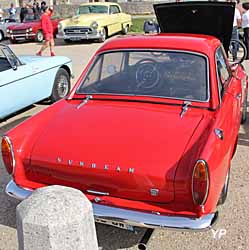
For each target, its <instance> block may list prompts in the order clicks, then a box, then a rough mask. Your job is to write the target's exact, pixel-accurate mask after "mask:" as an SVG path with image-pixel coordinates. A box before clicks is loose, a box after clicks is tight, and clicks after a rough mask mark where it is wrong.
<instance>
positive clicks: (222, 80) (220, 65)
mask: <svg viewBox="0 0 249 250" xmlns="http://www.w3.org/2000/svg"><path fill="white" fill-rule="evenodd" d="M216 67H217V73H218V88H219V92H220V96H221V97H222V96H223V93H224V88H225V85H226V83H227V81H228V80H229V78H230V71H229V68H228V65H227V63H226V58H225V55H224V52H223V50H222V48H221V47H220V48H218V49H217V51H216Z"/></svg>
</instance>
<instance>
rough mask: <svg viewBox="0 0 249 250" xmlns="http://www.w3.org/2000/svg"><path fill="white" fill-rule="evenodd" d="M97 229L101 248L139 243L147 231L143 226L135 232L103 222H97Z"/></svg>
mask: <svg viewBox="0 0 249 250" xmlns="http://www.w3.org/2000/svg"><path fill="white" fill-rule="evenodd" d="M96 230H97V237H98V244H99V249H101V250H118V249H127V248H130V247H132V246H134V245H137V244H138V243H139V241H140V240H141V238H142V237H143V234H144V232H145V229H143V228H137V232H136V233H133V232H130V231H127V230H124V229H119V228H115V227H112V226H106V225H102V224H96ZM107 239H108V240H107Z"/></svg>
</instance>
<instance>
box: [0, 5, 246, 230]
mask: <svg viewBox="0 0 249 250" xmlns="http://www.w3.org/2000/svg"><path fill="white" fill-rule="evenodd" d="M234 7H235V5H234V4H233V3H224V2H223V3H222V2H208V3H202V2H196V3H194V2H192V3H189V2H186V3H177V4H176V3H170V4H158V5H155V12H156V15H157V18H158V23H159V25H160V29H161V31H162V33H161V34H156V35H155V34H153V35H131V36H126V37H120V38H115V39H111V40H109V41H108V42H106V43H105V44H104V45H103V46H102V47H101V48H100V49H99V50H98V51H97V52H96V54H95V55H94V56H93V57H92V59H91V61H90V63H89V64H88V66H87V67H86V68H85V69H84V71H83V73H82V75H81V77H80V78H79V80H78V82H77V83H76V85H75V87H74V89H73V90H72V92H71V94H70V96H69V97H68V98H66V99H63V100H61V101H59V102H57V103H56V104H55V105H53V106H51V107H49V108H47V109H45V110H44V111H42V112H40V113H39V114H37V115H34V116H33V117H31V118H30V119H28V120H26V121H25V122H23V123H21V124H20V125H19V126H17V127H16V128H14V129H12V130H11V131H9V132H7V133H6V134H5V136H4V137H3V139H2V155H3V161H4V163H5V166H6V169H7V171H8V172H9V174H10V175H12V178H13V179H12V180H11V181H10V182H9V184H8V186H7V187H6V192H7V194H9V195H10V196H13V197H15V198H17V199H25V198H26V197H28V196H29V195H30V194H31V193H32V190H34V189H36V188H40V187H44V186H47V185H54V184H56V185H65V186H71V187H74V188H77V189H80V190H82V192H83V193H84V194H85V195H86V196H87V197H88V199H89V200H90V201H91V202H92V203H93V210H94V215H95V218H96V221H97V222H101V223H106V224H111V225H113V226H119V227H123V228H131V226H141V227H148V228H173V229H182V230H185V229H190V230H203V229H208V228H210V227H211V226H212V225H213V224H214V223H215V222H216V219H217V216H218V212H217V205H219V204H223V203H224V202H225V199H226V196H227V190H228V183H229V173H230V166H231V159H232V157H233V155H234V154H235V151H236V145H237V140H238V130H239V127H240V122H241V121H243V122H244V121H245V119H246V98H247V92H248V81H247V75H246V73H245V71H244V69H243V67H242V66H241V64H240V63H239V62H237V63H236V62H233V63H232V64H230V63H229V61H228V57H227V53H228V51H229V49H231V48H229V47H230V38H231V33H232V25H233V13H234ZM176 17H177V18H176ZM183 33H184V34H183ZM221 41H222V42H221ZM232 49H233V48H232ZM237 53H238V56H241V52H240V51H237ZM240 62H241V61H240Z"/></svg>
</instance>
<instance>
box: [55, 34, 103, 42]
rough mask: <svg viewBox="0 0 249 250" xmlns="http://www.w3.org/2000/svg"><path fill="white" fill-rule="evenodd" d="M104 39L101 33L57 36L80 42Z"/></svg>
mask: <svg viewBox="0 0 249 250" xmlns="http://www.w3.org/2000/svg"><path fill="white" fill-rule="evenodd" d="M101 37H102V34H101V32H94V33H85V34H77V35H66V34H61V33H60V34H57V35H56V38H58V39H64V40H71V41H80V40H88V39H99V38H101Z"/></svg>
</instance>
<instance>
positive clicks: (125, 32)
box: [122, 25, 129, 35]
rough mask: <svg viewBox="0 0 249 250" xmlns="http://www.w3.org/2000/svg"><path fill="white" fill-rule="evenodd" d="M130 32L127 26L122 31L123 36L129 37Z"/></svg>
mask: <svg viewBox="0 0 249 250" xmlns="http://www.w3.org/2000/svg"><path fill="white" fill-rule="evenodd" d="M128 32H129V25H125V26H124V27H123V29H122V34H123V35H127V34H128Z"/></svg>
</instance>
